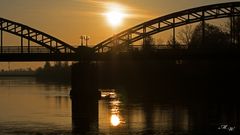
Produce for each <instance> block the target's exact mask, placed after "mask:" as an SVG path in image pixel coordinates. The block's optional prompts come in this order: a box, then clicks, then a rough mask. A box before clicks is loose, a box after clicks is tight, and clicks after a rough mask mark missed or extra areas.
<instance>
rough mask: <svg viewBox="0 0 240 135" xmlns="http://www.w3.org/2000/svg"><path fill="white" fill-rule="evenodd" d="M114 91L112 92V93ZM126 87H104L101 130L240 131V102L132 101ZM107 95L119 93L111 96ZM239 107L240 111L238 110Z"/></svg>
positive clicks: (151, 131)
mask: <svg viewBox="0 0 240 135" xmlns="http://www.w3.org/2000/svg"><path fill="white" fill-rule="evenodd" d="M110 93H111V94H110ZM124 94H126V93H123V92H122V91H118V90H115V91H112V90H110V91H109V93H107V92H106V90H102V99H101V100H100V101H99V132H100V133H103V134H126V135H127V134H140V135H144V134H164V135H165V134H166V135H168V134H189V135H192V134H209V133H210V134H225V132H227V133H231V134H236V133H238V130H237V128H239V115H240V113H239V109H237V108H239V106H238V105H237V104H235V105H231V104H216V103H190V102H189V103H185V104H182V103H178V102H175V103H162V102H160V101H156V100H154V101H152V100H147V101H146V100H145V99H143V100H142V101H141V99H138V101H131V100H129V98H131V97H127V98H126V97H125V95H124ZM107 95H115V96H114V98H113V97H112V98H110V96H107ZM237 110H238V111H237Z"/></svg>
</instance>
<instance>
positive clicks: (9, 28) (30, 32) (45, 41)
mask: <svg viewBox="0 0 240 135" xmlns="http://www.w3.org/2000/svg"><path fill="white" fill-rule="evenodd" d="M0 30H1V52H2V48H3V47H2V46H3V45H2V44H3V43H2V33H3V32H2V31H5V32H8V33H10V34H13V35H16V36H19V37H21V48H23V38H24V39H27V40H28V47H29V48H30V47H31V46H30V41H32V42H35V43H36V44H38V45H41V46H43V47H45V48H47V49H49V52H51V53H75V51H76V49H75V48H74V47H73V46H71V45H69V44H67V43H65V42H63V41H62V40H59V39H57V38H55V37H53V36H51V35H48V34H46V33H44V32H41V31H39V30H36V29H34V28H31V27H29V26H26V25H24V24H20V23H17V22H14V21H11V20H7V19H4V18H0ZM29 50H30V49H29ZM22 52H23V51H22ZM29 53H30V52H29Z"/></svg>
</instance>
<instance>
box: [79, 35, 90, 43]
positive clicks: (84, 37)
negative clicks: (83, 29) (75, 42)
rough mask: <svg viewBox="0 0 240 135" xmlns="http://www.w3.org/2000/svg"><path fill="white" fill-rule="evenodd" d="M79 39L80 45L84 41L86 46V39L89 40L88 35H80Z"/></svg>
mask: <svg viewBox="0 0 240 135" xmlns="http://www.w3.org/2000/svg"><path fill="white" fill-rule="evenodd" d="M80 40H81V46H84V42H85V46H88V41H89V40H90V36H87V35H81V36H80Z"/></svg>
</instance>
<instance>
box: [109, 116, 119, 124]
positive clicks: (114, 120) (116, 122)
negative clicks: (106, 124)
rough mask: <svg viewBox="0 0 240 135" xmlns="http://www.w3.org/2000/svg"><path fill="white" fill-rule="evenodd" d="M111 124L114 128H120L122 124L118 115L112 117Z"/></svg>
mask: <svg viewBox="0 0 240 135" xmlns="http://www.w3.org/2000/svg"><path fill="white" fill-rule="evenodd" d="M111 124H112V125H113V126H118V125H119V124H120V119H119V117H118V116H117V115H112V116H111Z"/></svg>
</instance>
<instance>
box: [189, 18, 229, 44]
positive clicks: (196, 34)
mask: <svg viewBox="0 0 240 135" xmlns="http://www.w3.org/2000/svg"><path fill="white" fill-rule="evenodd" d="M202 27H203V25H202V23H200V24H198V25H197V26H196V28H195V29H194V31H193V34H192V39H191V42H190V45H189V48H208V49H210V48H211V49H213V48H214V49H216V48H226V47H229V35H228V33H226V32H224V31H223V30H222V29H221V28H219V27H217V26H215V25H212V24H209V23H205V28H204V30H205V32H204V33H205V36H204V37H203V32H202V29H203V28H202ZM203 38H204V39H203ZM202 41H204V42H202Z"/></svg>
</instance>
